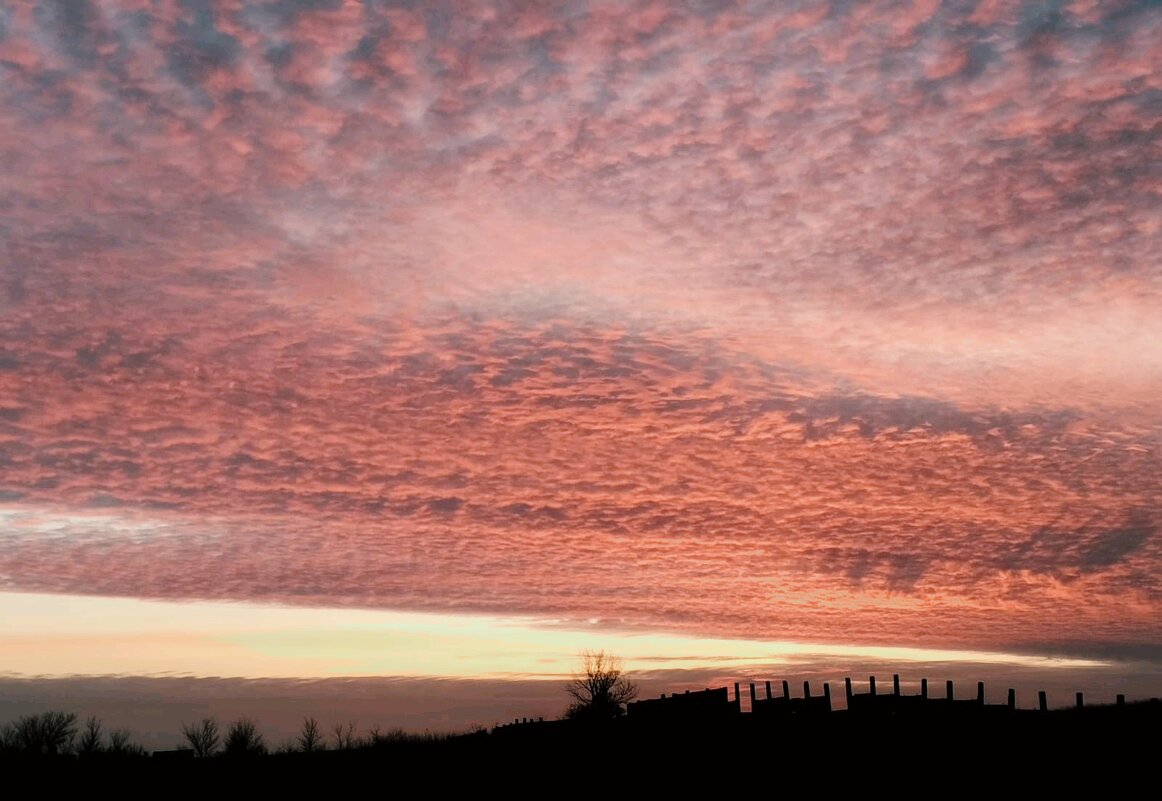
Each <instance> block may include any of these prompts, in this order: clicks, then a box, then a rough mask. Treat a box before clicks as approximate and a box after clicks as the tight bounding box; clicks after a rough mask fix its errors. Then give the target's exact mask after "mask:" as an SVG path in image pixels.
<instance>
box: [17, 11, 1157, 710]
mask: <svg viewBox="0 0 1162 801" xmlns="http://www.w3.org/2000/svg"><path fill="white" fill-rule="evenodd" d="M1160 65H1162V7H1159V5H1158V4H1157V3H1152V2H1136V3H1135V2H1027V3H1015V2H1014V3H1009V2H992V1H990V0H983V1H982V2H972V1H971V0H965V1H964V2H944V3H941V2H937V1H936V0H922V1H919V2H869V3H856V2H839V1H838V0H836V2H798V3H796V2H730V0H722V1H719V2H711V0H705V1H704V2H668V3H667V2H654V3H644V2H643V3H633V2H560V3H547V2H546V3H536V2H534V3H528V2H520V3H517V2H501V3H492V2H483V1H482V2H471V3H468V2H462V3H452V2H413V3H407V2H401V3H396V2H375V1H373V0H364V1H363V2H358V1H356V0H334V1H333V2H317V3H313V2H305V1H304V0H271V1H270V2H258V1H255V2H244V0H233V1H232V0H61V1H60V2H48V1H47V0H40V1H39V2H25V1H23V0H14V1H11V2H5V3H3V4H2V5H0V676H4V677H7V678H5V681H8V680H9V679H12V680H16V679H19V680H20V682H24V684H20V682H17V684H20V686H24V687H25V689H26V690H27V688H28V687H30V686H33V685H29V684H27V683H28V682H33V684H35V682H38V681H39V682H49V680H50V679H54V678H55V679H59V678H61V677H66V676H92V677H110V676H136V677H161V676H169V677H190V678H197V677H221V678H231V677H233V678H237V679H239V680H242V679H260V678H268V679H274V678H281V679H293V678H295V677H298V678H302V679H310V680H318V679H323V678H328V677H332V678H333V677H355V676H362V677H366V676H385V677H397V678H399V679H400V680H403V679H404V678H411V679H415V678H417V677H424V676H437V677H440V678H441V680H448V681H454V680H455V681H462V680H466V679H488V680H489V681H490V682H492V683H493V684H495V683H496V682H498V681H500V680H502V679H506V678H507V679H514V680H515V679H522V680H523V679H528V678H530V677H531V678H535V677H544V676H550V677H551V676H557V675H559V674H560V673H562V672H567V671H568V669H570V667H571V663H570V661H571V659H572V658H573V657H575V655H576V653H577V651H578V650H579V648H581V647H607V648H609V649H610V650H615V651H618V652H620V653H622V654H623V655H625V656H626V658H627V667H630V668H631V669H632V668H636V669H641V670H645V669H650V668H653V669H656V668H659V666H661V665H665V664H669V665H670V667H671V668H673V669H675V670H679V669H680V670H691V671H702V672H700V673H698V676H699V681H701V680H702V676H704V675H705V676H709V675H711V674H713V675H714V676H722V677H727V676H730V675H732V674H733V675H737V676H738V677H739V678H745V670H751V669H753V666H755V665H779V664H785V662H786V660H787V659H789V658H790V659H792V660H793V661H794V663H795V665H796V666H797V668H796V669H801V670H808V669H809V670H810V671H819V670H822V669H823V668H822V667H821V665H839V664H841V663H842V664H849V663H850V664H855V663H858V664H860V665H865V664H871V665H875V664H879V663H881V662H882V663H883V664H889V663H890V662H892V661H893V660H896V661H903V662H908V661H912V662H916V663H925V664H931V663H940V664H945V665H955V666H959V667H957V668H956V669H957V670H964V671H965V675H969V674H972V673H973V672H974V670H975V669H976V666H987V665H992V666H995V665H997V664H1007V665H1012V666H1014V667H1016V666H1019V667H1020V668H1021V669H1023V670H1029V671H1034V672H1037V671H1041V672H1040V673H1037V676H1047V675H1048V674H1049V673H1051V672H1053V671H1057V670H1061V669H1066V668H1070V667H1072V668H1074V669H1077V670H1085V669H1091V668H1097V667H1100V668H1101V669H1102V670H1103V671H1105V673H1103V674H1102V675H1106V676H1123V675H1129V676H1130V677H1131V678H1133V677H1134V676H1137V677H1138V679H1140V680H1141V681H1140V682H1139V684H1136V685H1134V687H1135V691H1140V692H1141V693H1143V694H1148V693H1150V692H1153V693H1154V694H1159V693H1162V683H1160V682H1159V676H1160V675H1162V673H1160V671H1159V666H1160V664H1162V535H1160V534H1159V526H1160V525H1162V403H1160V402H1159V398H1160V397H1162V255H1160V254H1162V67H1160ZM175 602H180V603H175ZM723 660H728V661H726V662H724V661H723ZM729 660H735V661H734V662H730V661H729ZM1060 660H1066V661H1060ZM747 666H752V667H747ZM981 669H982V670H983V669H985V668H984V667H981ZM989 669H992V668H989ZM691 675H693V674H691ZM794 675H798V674H794ZM1030 675H1031V674H1030ZM1145 677H1149V679H1148V680H1146V678H1145ZM126 680H128V679H126ZM1111 681H1112V679H1111ZM1107 684H1108V682H1107ZM5 686H8V685H5ZM13 686H15V685H13ZM36 686H40V685H36ZM490 686H493V685H491V684H490ZM662 689H663V690H664V689H666V688H665V687H664V686H663V687H662ZM1079 689H1084V687H1079ZM22 692H24V691H23V690H22ZM558 694H559V695H560V693H558ZM563 705H564V703H563V701H562V702H561V706H563ZM518 707H519V705H518ZM535 711H536V710H533V709H530V710H529V713H530V714H532V713H534V712H535ZM2 712H3V707H0V718H3V717H4V715H3V714H2ZM417 719H418V720H421V722H422V715H421V718H417ZM387 722H390V721H387ZM482 722H491V721H482Z"/></svg>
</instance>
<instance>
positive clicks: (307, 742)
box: [299, 718, 326, 753]
mask: <svg viewBox="0 0 1162 801" xmlns="http://www.w3.org/2000/svg"><path fill="white" fill-rule="evenodd" d="M325 747H326V743H324V742H323V732H322V731H320V730H319V721H317V720H315V719H314V718H303V728H302V729H301V730H300V731H299V749H300V750H302V751H304V752H306V753H310V752H311V751H322V750H323V749H324V748H325Z"/></svg>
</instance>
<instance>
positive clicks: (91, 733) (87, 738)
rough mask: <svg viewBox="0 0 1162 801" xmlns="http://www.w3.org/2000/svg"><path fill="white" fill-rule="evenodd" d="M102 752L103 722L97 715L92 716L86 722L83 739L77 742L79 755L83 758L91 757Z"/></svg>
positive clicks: (82, 733) (82, 734)
mask: <svg viewBox="0 0 1162 801" xmlns="http://www.w3.org/2000/svg"><path fill="white" fill-rule="evenodd" d="M100 751H101V721H100V720H99V719H98V718H97V716H96V715H90V716H89V718H88V720H86V721H85V728H84V730H83V731H82V732H81V739H80V740H78V741H77V753H78V754H80V755H81V756H90V755H92V754H96V753H99V752H100Z"/></svg>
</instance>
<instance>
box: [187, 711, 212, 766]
mask: <svg viewBox="0 0 1162 801" xmlns="http://www.w3.org/2000/svg"><path fill="white" fill-rule="evenodd" d="M182 734H183V735H184V736H185V738H186V742H188V743H189V744H190V748H192V749H194V756H196V757H208V756H213V755H214V754H215V752H217V750H218V743H219V742H221V738H220V736H219V735H218V721H217V720H215V719H214V718H202V720H201V722H200V723H191V724H188V725H187V724H185V723H183V724H182Z"/></svg>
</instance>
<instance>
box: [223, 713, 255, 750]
mask: <svg viewBox="0 0 1162 801" xmlns="http://www.w3.org/2000/svg"><path fill="white" fill-rule="evenodd" d="M222 753H223V754H224V755H226V756H260V755H262V754H265V753H266V744H265V743H263V742H262V735H261V734H259V733H258V722H257V721H255V720H254V719H253V718H238V720H236V721H234V722H233V723H231V724H230V727H229V728H227V729H226V737H225V739H223V741H222Z"/></svg>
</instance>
